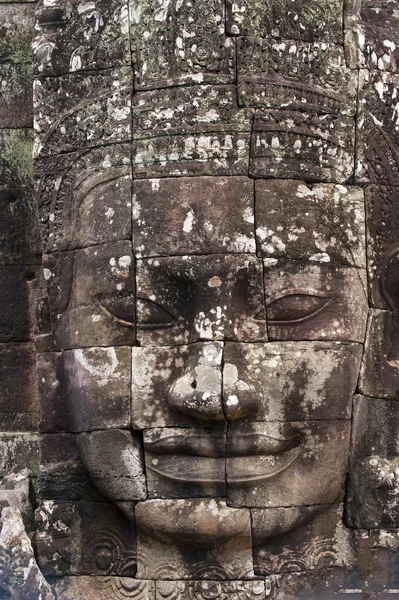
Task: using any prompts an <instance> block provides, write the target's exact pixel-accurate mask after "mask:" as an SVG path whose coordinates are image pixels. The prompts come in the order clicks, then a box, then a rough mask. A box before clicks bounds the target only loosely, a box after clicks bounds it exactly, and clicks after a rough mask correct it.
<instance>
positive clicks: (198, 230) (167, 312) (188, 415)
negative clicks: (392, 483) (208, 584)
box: [39, 176, 368, 576]
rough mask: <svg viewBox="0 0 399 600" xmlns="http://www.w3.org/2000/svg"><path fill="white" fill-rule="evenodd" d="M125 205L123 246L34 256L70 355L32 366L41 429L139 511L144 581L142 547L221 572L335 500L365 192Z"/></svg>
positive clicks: (215, 194)
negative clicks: (62, 440)
mask: <svg viewBox="0 0 399 600" xmlns="http://www.w3.org/2000/svg"><path fill="white" fill-rule="evenodd" d="M103 185H104V189H105V193H108V192H107V190H108V189H109V186H108V183H107V181H105V182H104V183H103ZM89 188H90V186H89ZM101 194H102V190H101V187H99V186H98V187H97V189H96V195H97V197H100V198H101V197H102V196H101ZM109 197H110V198H111V196H109ZM118 201H119V202H120V201H121V199H120V198H119V199H118ZM133 205H134V212H133V249H132V246H131V242H130V241H127V240H125V241H118V242H107V243H103V244H100V245H96V246H90V247H88V248H83V249H77V250H68V251H61V252H58V253H52V254H51V255H48V256H47V257H45V275H46V277H47V279H48V282H49V292H50V307H51V309H52V311H53V315H52V321H53V324H54V325H55V327H54V330H53V337H52V339H53V343H54V345H55V346H56V347H57V348H58V349H59V350H62V349H63V348H64V350H62V351H59V352H47V353H45V354H42V355H41V357H40V358H39V364H40V365H41V369H42V373H44V377H43V380H45V382H46V383H44V384H42V388H43V389H42V408H43V414H42V422H41V428H42V431H43V432H49V431H58V432H60V431H65V432H72V433H73V434H74V435H73V438H74V444H75V446H76V448H77V455H78V456H80V460H81V461H82V462H83V465H84V467H85V470H86V473H87V475H88V477H89V479H90V480H91V482H92V484H93V483H94V485H95V487H96V489H97V490H98V492H99V493H100V494H102V496H105V498H107V499H109V500H112V501H113V502H119V503H122V506H123V504H125V505H129V506H130V504H131V503H132V502H136V501H139V503H138V504H137V505H136V511H135V520H136V524H137V526H138V528H139V544H141V546H140V547H141V548H142V554H143V556H144V557H145V559H144V567H142V569H143V571H142V572H143V576H148V573H149V572H150V570H149V569H150V567H149V559H148V553H149V555H150V556H153V554H154V552H155V550H154V548H153V547H152V544H153V543H155V542H152V541H151V540H157V543H158V542H159V543H161V544H167V545H170V544H173V545H175V546H177V547H178V548H179V547H180V544H181V543H183V544H185V543H186V539H187V537H188V538H189V539H190V543H191V547H192V548H194V549H195V548H197V551H198V552H199V551H201V549H204V548H209V546H211V547H214V546H215V547H220V548H223V550H222V558H220V559H218V560H219V562H221V564H223V565H224V567H225V568H230V569H231V568H233V565H234V564H235V561H234V560H233V559H231V555H230V554H229V552H228V549H226V544H227V546H228V544H229V543H230V542H231V540H235V541H237V540H238V539H239V540H241V542H240V543H241V544H242V545H243V548H244V549H245V548H246V550H243V552H244V554H245V553H246V552H250V550H251V545H252V544H254V543H255V544H256V547H257V548H258V552H260V550H259V548H262V547H263V546H264V545H265V544H267V543H268V542H267V540H268V538H270V537H273V536H275V535H276V534H283V533H284V532H286V531H290V530H291V529H292V528H295V527H298V526H300V525H301V524H302V523H306V522H307V521H308V520H309V518H310V517H311V516H316V515H318V514H320V513H324V512H325V511H326V509H328V508H329V507H331V506H334V505H337V504H338V503H339V502H340V501H342V497H343V486H344V480H345V475H346V469H347V459H348V451H349V438H350V417H351V405H352V397H353V394H354V391H355V388H356V382H357V378H358V374H359V369H360V361H361V356H362V342H363V339H364V335H365V326H366V319H367V313H368V303H367V296H366V291H365V290H366V282H365V269H364V267H365V256H364V253H365V249H364V241H363V240H364V215H363V204H362V192H361V190H360V189H357V188H351V189H349V188H345V187H343V186H340V185H334V184H320V185H314V186H310V187H309V186H307V185H306V184H305V183H304V182H301V181H294V180H291V181H290V180H286V181H276V180H274V181H267V180H263V181H257V182H256V183H255V182H254V181H253V180H251V179H249V178H248V177H242V176H241V177H191V178H185V177H181V178H164V179H142V180H139V181H137V182H136V183H135V185H134V203H133ZM105 212H107V211H105ZM111 212H112V211H110V212H109V214H111ZM108 218H109V217H108ZM255 223H256V227H255ZM310 223H312V224H314V223H317V224H319V228H316V229H312V227H311V226H310ZM312 226H313V225H312ZM102 231H107V228H106V222H104V225H103V227H102ZM110 231H112V229H111V230H110ZM135 257H136V260H135ZM135 264H136V266H135ZM136 340H137V341H136ZM48 343H49V342H47V344H48ZM54 374H56V379H57V386H58V387H57V389H58V394H59V397H58V398H57V399H56V401H55V400H54V395H53V391H52V392H51V393H49V392H48V388H49V380H50V381H51V380H53V381H55V379H54ZM50 387H51V390H54V387H55V384H53V385H52V386H50ZM46 390H47V391H46ZM144 473H145V475H144ZM50 488H51V483H50ZM129 510H130V509H129ZM250 511H252V512H253V519H255V517H256V519H255V521H256V523H257V524H256V527H255V529H253V530H252V534H251V525H250ZM127 512H128V513H129V511H127ZM255 521H253V522H255ZM251 535H252V542H251ZM149 548H150V549H149ZM156 552H158V554H160V555H162V552H161V551H159V549H158V550H156ZM193 552H194V550H193ZM146 553H147V554H146ZM216 554H217V553H216ZM102 556H103V555H102V554H101V556H100V558H99V563H98V564H101V560H102V559H101V557H102ZM226 556H228V557H229V558H228V559H226ZM240 556H241V557H240V559H239V564H240V569H241V570H242V569H243V568H244V567H245V568H247V567H246V566H245V565H246V559H243V557H242V555H241V554H240ZM158 558H159V557H158ZM100 559H101V560H100ZM185 560H186V562H187V557H186V556H185ZM215 560H216V559H215ZM226 560H227V566H228V567H226ZM258 562H259V564H261V563H262V560H261V558H259V560H258ZM161 563H162V561H161ZM237 564H238V563H237ZM99 568H100V570H101V567H99ZM184 572H188V573H190V572H191V571H190V568H188V571H184Z"/></svg>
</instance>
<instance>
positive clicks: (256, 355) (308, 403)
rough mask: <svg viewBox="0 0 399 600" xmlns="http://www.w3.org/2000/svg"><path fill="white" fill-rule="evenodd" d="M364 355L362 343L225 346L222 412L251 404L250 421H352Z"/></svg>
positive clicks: (231, 414)
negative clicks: (354, 398) (353, 397)
mask: <svg viewBox="0 0 399 600" xmlns="http://www.w3.org/2000/svg"><path fill="white" fill-rule="evenodd" d="M361 357H362V346H361V345H360V344H346V343H340V342H294V343H293V342H278V343H267V344H235V343H231V342H226V345H225V350H224V355H223V404H224V412H225V414H226V415H227V416H233V415H234V413H233V410H234V408H235V407H237V406H241V405H243V406H251V405H252V407H253V413H252V414H249V415H247V417H246V423H248V422H249V421H263V422H276V421H280V422H284V421H313V420H314V421H319V420H322V421H323V420H336V419H350V416H351V405H352V396H353V394H354V392H355V389H356V384H357V379H358V375H359V369H360V361H361ZM237 427H238V423H237Z"/></svg>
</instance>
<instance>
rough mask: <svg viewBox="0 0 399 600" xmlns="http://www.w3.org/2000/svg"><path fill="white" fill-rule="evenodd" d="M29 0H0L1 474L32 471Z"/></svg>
mask: <svg viewBox="0 0 399 600" xmlns="http://www.w3.org/2000/svg"><path fill="white" fill-rule="evenodd" d="M34 8H35V4H34V3H33V2H30V3H23V2H0V211H1V212H0V215H1V216H0V236H1V243H0V272H1V287H0V373H1V382H2V387H1V389H2V393H1V397H0V476H1V477H3V476H4V475H6V474H8V473H9V472H10V471H11V470H12V469H23V468H25V467H29V469H30V470H31V473H32V475H34V476H36V475H37V469H38V434H37V423H38V418H39V399H38V390H37V378H36V353H35V347H34V335H35V327H36V325H35V323H36V314H35V311H36V308H35V306H36V305H35V298H36V297H37V289H38V286H39V285H40V284H39V283H38V282H39V281H40V279H42V275H41V262H42V259H41V243H40V238H39V229H38V225H37V214H36V209H35V201H34V190H33V158H32V156H33V155H32V151H33V101H32V80H33V56H32V50H31V46H32V36H33V27H34Z"/></svg>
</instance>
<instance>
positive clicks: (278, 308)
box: [267, 293, 333, 325]
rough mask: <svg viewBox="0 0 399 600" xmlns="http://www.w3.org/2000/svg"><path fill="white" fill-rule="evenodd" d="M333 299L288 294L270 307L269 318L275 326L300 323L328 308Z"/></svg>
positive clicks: (273, 302) (268, 309)
mask: <svg viewBox="0 0 399 600" xmlns="http://www.w3.org/2000/svg"><path fill="white" fill-rule="evenodd" d="M332 298H333V296H331V295H326V294H308V293H306V294H300V293H298V294H286V295H284V296H281V297H280V298H277V299H276V300H273V301H272V302H271V303H270V304H269V305H268V307H267V316H268V319H269V322H270V323H273V324H275V325H285V324H290V323H300V322H301V321H305V320H306V319H310V318H312V317H314V316H315V315H317V314H318V313H320V312H321V311H323V310H324V309H325V308H327V306H328V305H329V304H330V302H331V300H332Z"/></svg>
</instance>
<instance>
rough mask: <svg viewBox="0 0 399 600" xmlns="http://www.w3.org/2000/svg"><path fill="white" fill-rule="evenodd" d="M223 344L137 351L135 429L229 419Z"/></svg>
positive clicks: (134, 350) (134, 357)
mask: <svg viewBox="0 0 399 600" xmlns="http://www.w3.org/2000/svg"><path fill="white" fill-rule="evenodd" d="M222 360H223V344H222V343H221V342H198V343H194V344H189V345H187V346H163V347H155V346H151V347H145V348H132V425H133V427H134V428H135V429H149V428H152V427H168V426H175V427H196V426H198V419H199V420H200V421H203V422H204V423H205V424H206V422H207V420H208V421H224V413H223V406H222V401H221V395H222Z"/></svg>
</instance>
